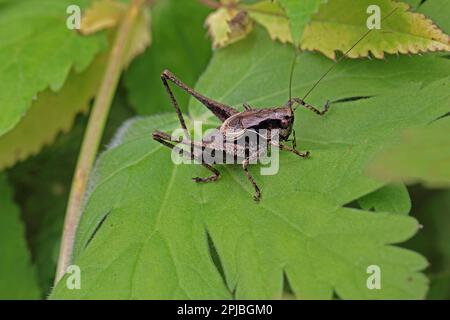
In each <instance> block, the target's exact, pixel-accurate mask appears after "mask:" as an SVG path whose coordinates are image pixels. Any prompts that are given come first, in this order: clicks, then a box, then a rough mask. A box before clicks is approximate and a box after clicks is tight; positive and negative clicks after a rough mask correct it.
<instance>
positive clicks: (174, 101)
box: [161, 72, 190, 140]
mask: <svg viewBox="0 0 450 320" xmlns="http://www.w3.org/2000/svg"><path fill="white" fill-rule="evenodd" d="M167 79H168V77H167V75H166V74H165V73H164V72H163V73H162V74H161V80H162V83H163V85H164V87H165V88H166V91H167V94H168V95H169V97H170V101H171V102H172V105H173V107H174V108H175V112H176V113H177V116H178V120H179V121H180V124H181V127H182V128H183V130H184V134H185V137H186V139H187V140H190V135H189V131H188V129H187V127H186V122H184V118H183V113H182V112H181V109H180V106H179V105H178V102H177V99H176V98H175V95H174V94H173V92H172V90H171V89H170V86H169V83H168V82H167Z"/></svg>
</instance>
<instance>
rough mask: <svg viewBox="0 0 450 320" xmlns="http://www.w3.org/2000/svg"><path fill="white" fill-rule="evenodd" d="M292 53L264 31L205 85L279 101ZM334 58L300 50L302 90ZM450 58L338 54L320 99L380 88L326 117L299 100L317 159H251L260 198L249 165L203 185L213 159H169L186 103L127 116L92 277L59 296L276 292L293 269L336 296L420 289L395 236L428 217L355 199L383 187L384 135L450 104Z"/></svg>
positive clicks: (108, 179) (309, 292) (94, 219)
mask: <svg viewBox="0 0 450 320" xmlns="http://www.w3.org/2000/svg"><path fill="white" fill-rule="evenodd" d="M291 61H292V51H291V50H290V49H289V48H287V47H284V46H281V45H274V44H273V43H271V41H269V40H268V39H266V38H265V36H264V35H263V34H262V33H261V30H258V31H257V32H256V33H253V34H252V36H250V37H249V38H248V39H247V40H246V41H242V42H239V43H238V44H236V45H233V46H230V47H229V48H227V49H225V50H220V51H218V52H217V53H216V54H215V55H214V58H213V60H212V62H211V64H210V65H209V67H208V69H207V71H206V72H205V74H204V75H203V76H202V78H201V80H200V81H199V83H198V85H197V89H198V90H199V91H200V92H202V93H204V94H206V95H207V96H210V97H211V98H214V99H218V100H219V101H223V102H225V103H231V104H233V105H236V104H241V103H242V102H245V101H247V102H249V103H251V104H253V105H255V106H257V107H262V106H270V105H281V104H284V102H285V99H286V98H287V82H288V79H287V78H288V75H289V68H290V64H291ZM330 63H331V62H330V61H329V60H327V59H325V58H323V57H320V56H318V55H314V54H308V53H303V54H301V55H300V57H299V61H298V65H297V72H296V74H295V83H296V87H295V90H294V92H296V93H297V92H304V90H305V89H306V88H309V87H310V86H311V84H312V82H313V81H314V80H313V79H317V78H318V75H320V74H322V72H323V70H325V69H326V68H327V67H329V65H330ZM237 66H239V67H237ZM399 70H402V73H401V75H400V74H399ZM424 70H426V71H424ZM448 70H449V61H448V60H446V59H443V58H440V57H423V58H417V59H411V58H409V57H406V58H397V57H394V58H392V59H389V60H388V61H375V62H374V61H346V62H345V63H343V64H342V65H340V66H339V67H338V68H337V69H336V71H335V72H334V74H333V75H331V76H330V78H328V80H327V81H328V85H330V84H331V83H333V84H334V85H333V86H332V87H330V86H328V85H325V84H326V83H327V81H326V82H324V86H322V87H320V88H322V89H323V88H324V87H325V88H327V89H329V88H331V90H330V91H329V92H327V91H325V92H326V93H327V94H326V95H325V92H324V91H320V90H317V91H316V92H319V93H320V94H321V98H320V99H318V98H317V96H312V97H313V99H312V101H316V102H317V101H321V102H323V100H324V99H325V98H324V97H330V98H331V99H337V98H345V97H349V95H350V96H351V97H354V96H365V95H376V96H375V97H372V98H368V99H360V100H356V101H347V102H341V103H338V104H335V105H333V109H332V110H331V111H330V113H329V114H328V115H327V116H326V117H325V118H320V117H317V115H315V114H312V113H310V112H308V110H303V109H302V110H299V111H298V114H297V115H296V124H295V129H296V131H297V137H298V139H299V143H300V146H301V148H302V149H308V150H311V153H312V158H311V159H308V160H301V159H298V158H297V157H295V156H294V155H292V154H287V153H282V154H281V164H280V171H279V173H278V174H277V175H274V176H259V175H257V176H256V173H257V172H258V167H253V168H252V169H251V171H252V172H253V173H254V174H255V177H256V180H257V182H258V183H259V184H260V186H261V187H262V190H263V198H262V201H261V203H259V204H257V203H255V202H254V201H253V199H252V188H251V186H250V184H249V183H248V181H247V180H246V178H245V176H244V175H243V173H242V170H241V168H240V166H221V167H219V170H220V171H221V173H222V177H221V179H220V181H219V182H216V183H210V184H205V185H196V184H194V183H193V182H192V181H190V178H192V177H195V176H204V175H206V174H207V173H206V172H205V170H204V169H203V168H202V167H200V166H195V165H191V166H189V165H180V166H174V165H173V164H172V162H171V160H170V152H169V150H168V149H166V148H163V147H162V146H161V145H159V144H157V143H155V142H154V141H152V139H150V137H151V133H152V131H153V130H154V129H159V130H164V131H168V132H170V131H171V130H172V129H174V128H176V127H178V126H179V125H178V123H177V120H176V116H175V115H164V116H154V117H149V118H141V119H137V120H134V121H130V122H127V123H126V124H125V125H124V127H123V128H122V129H121V130H119V133H118V136H117V137H116V138H115V139H114V141H113V143H112V147H111V148H110V149H109V150H108V151H106V152H105V153H104V154H103V155H102V156H101V157H100V159H99V161H98V163H97V167H96V170H95V173H94V174H93V178H92V180H91V186H92V188H91V190H92V192H91V193H90V195H89V199H88V201H87V203H86V206H85V209H84V214H83V218H82V221H81V222H80V225H79V231H78V235H77V240H76V250H75V254H74V261H75V263H76V264H78V265H79V266H80V267H81V270H82V273H83V279H84V280H83V284H82V289H81V290H77V292H75V291H68V290H66V289H65V286H64V281H65V279H63V280H62V281H61V284H59V285H57V287H56V289H55V290H54V292H53V293H52V298H58V299H60V298H193V299H199V298H209V299H211V298H229V297H232V296H234V297H236V298H240V299H242V298H277V297H280V296H281V294H282V290H283V287H282V283H283V274H285V275H286V277H287V279H288V281H289V284H290V287H291V288H292V289H293V291H294V293H295V295H296V297H297V298H331V297H332V295H333V291H335V292H336V293H337V294H338V295H339V296H340V297H341V298H347V299H352V298H404V299H405V298H423V297H424V295H425V293H426V290H427V280H426V278H425V277H424V276H423V274H421V273H420V271H421V270H422V269H423V268H425V267H426V265H427V263H426V261H425V260H424V259H423V258H422V257H421V256H420V255H418V254H416V253H414V252H411V251H408V250H404V249H400V248H398V247H395V246H392V245H391V244H394V243H399V242H402V241H404V240H406V239H408V238H410V237H411V236H412V235H413V234H414V233H415V232H416V231H417V229H418V224H417V222H416V221H415V220H414V219H413V218H410V217H407V216H404V215H398V214H394V213H372V212H367V211H364V210H356V209H351V208H346V207H345V205H346V204H348V203H349V202H352V201H354V200H356V199H358V198H360V197H362V196H364V195H366V194H368V193H371V192H373V191H375V190H377V189H379V188H380V187H381V186H382V184H380V183H379V182H377V181H375V180H373V179H371V178H369V177H367V176H366V175H365V174H364V169H365V166H366V164H367V162H368V161H369V160H370V159H371V158H372V157H373V155H374V154H375V153H376V151H378V150H379V149H380V148H381V146H383V145H384V144H386V143H387V142H388V141H390V140H391V139H392V137H393V136H394V135H395V134H396V133H397V132H399V131H400V130H402V129H403V128H405V127H408V126H412V125H424V124H426V123H427V122H429V121H430V120H432V119H434V118H435V117H437V116H439V115H442V114H443V113H445V112H446V110H447V105H446V99H447V98H448V96H449V95H450V93H449V92H448V90H446V87H445V86H444V85H443V84H446V85H448V80H447V79H446V77H447V75H448ZM218 76H220V82H217V81H214V80H215V79H217V77H218ZM380 79H383V80H380ZM387 79H388V80H387ZM399 79H402V80H403V81H398V80H399ZM300 89H301V90H300ZM412 92H414V94H411V93H412ZM190 110H191V112H190V116H191V118H192V119H195V120H199V119H202V120H206V121H208V122H210V120H211V119H210V115H209V113H207V112H205V110H204V109H203V110H202V109H199V107H198V104H196V103H194V102H192V103H191V106H190ZM201 110H202V111H201ZM118 195H119V196H118ZM208 235H209V237H210V238H211V240H212V243H213V245H214V247H215V249H216V250H217V253H218V256H219V259H220V264H221V266H215V265H214V263H213V259H212V256H213V254H212V253H211V250H212V249H211V248H209V246H208ZM373 264H376V265H379V266H380V268H381V270H382V274H383V279H384V280H383V289H382V290H368V289H367V287H366V280H367V277H368V274H367V273H366V270H367V267H368V266H369V265H373ZM218 268H219V269H220V268H223V270H224V275H225V283H224V282H223V281H222V279H221V278H220V272H219V271H218ZM231 292H233V293H234V295H232V294H231Z"/></svg>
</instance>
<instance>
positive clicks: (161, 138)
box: [153, 130, 220, 182]
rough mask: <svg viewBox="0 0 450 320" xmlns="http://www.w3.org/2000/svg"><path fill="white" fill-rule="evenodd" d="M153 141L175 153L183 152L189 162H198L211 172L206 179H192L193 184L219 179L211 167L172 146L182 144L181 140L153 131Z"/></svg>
mask: <svg viewBox="0 0 450 320" xmlns="http://www.w3.org/2000/svg"><path fill="white" fill-rule="evenodd" d="M153 139H154V140H156V141H158V142H159V143H161V144H162V145H164V146H166V147H168V148H170V149H174V150H175V151H176V152H183V154H184V155H186V156H188V157H189V159H191V160H197V161H199V162H200V164H201V165H202V166H204V167H205V168H206V169H208V170H209V171H211V172H212V173H213V175H211V176H209V177H206V178H200V177H195V178H192V180H193V181H195V182H210V181H216V180H217V179H219V177H220V172H219V170H217V169H216V168H214V167H213V166H211V165H209V164H207V163H205V162H203V161H200V160H198V159H197V158H196V157H195V155H194V154H193V153H192V152H188V151H186V150H183V149H181V148H179V147H177V146H176V145H175V144H173V142H176V143H181V142H182V141H181V140H177V139H173V138H172V136H170V135H169V134H167V133H165V132H162V131H158V130H155V131H153ZM191 150H192V148H191Z"/></svg>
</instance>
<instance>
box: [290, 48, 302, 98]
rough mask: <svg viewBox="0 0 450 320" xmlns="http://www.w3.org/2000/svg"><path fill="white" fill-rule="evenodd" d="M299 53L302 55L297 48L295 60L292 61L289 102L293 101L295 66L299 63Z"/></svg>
mask: <svg viewBox="0 0 450 320" xmlns="http://www.w3.org/2000/svg"><path fill="white" fill-rule="evenodd" d="M299 53H300V49H299V47H296V49H295V53H294V59H292V66H291V74H290V76H289V101H291V99H292V78H293V77H294V69H295V64H296V63H297V57H298V54H299Z"/></svg>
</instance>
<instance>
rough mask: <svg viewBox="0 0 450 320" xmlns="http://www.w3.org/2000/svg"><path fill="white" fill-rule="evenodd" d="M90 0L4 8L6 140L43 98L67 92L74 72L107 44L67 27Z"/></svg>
mask: <svg viewBox="0 0 450 320" xmlns="http://www.w3.org/2000/svg"><path fill="white" fill-rule="evenodd" d="M89 2H90V1H89V0H76V1H73V0H23V1H11V0H9V1H4V2H2V3H1V4H0V6H1V9H0V43H1V47H0V61H3V62H4V63H3V64H2V67H1V68H0V82H1V83H2V90H1V91H0V106H1V109H2V116H1V117H0V135H2V134H4V133H6V132H8V131H10V130H11V129H12V128H14V126H16V125H17V123H18V122H19V121H20V119H21V118H22V117H23V116H24V115H25V114H26V112H27V111H28V109H29V107H30V106H31V103H32V100H33V97H35V96H36V94H37V93H39V92H41V91H43V90H45V89H46V88H50V89H51V90H53V91H58V90H60V89H61V88H62V86H63V84H64V82H65V80H66V78H67V76H68V75H69V72H70V70H71V69H73V70H75V72H81V71H83V70H84V69H86V68H87V67H88V65H89V64H90V63H91V62H92V60H93V59H94V56H95V55H96V54H97V53H98V52H99V51H100V50H101V49H102V48H104V45H105V41H104V40H105V38H104V37H103V36H102V35H98V36H93V37H82V36H80V35H79V34H78V33H77V32H76V30H69V29H68V28H67V27H66V19H67V17H68V15H67V14H66V9H67V7H68V6H69V5H71V4H78V5H80V6H82V7H84V6H85V5H86V4H88V3H89Z"/></svg>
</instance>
